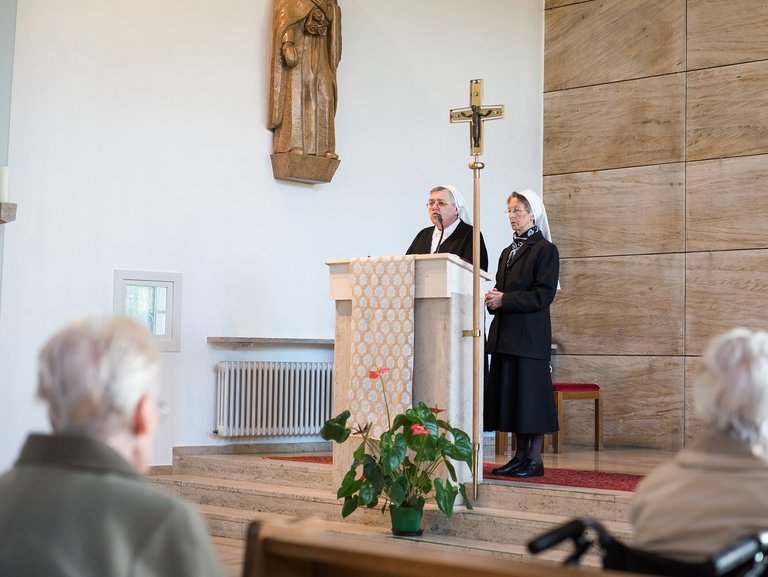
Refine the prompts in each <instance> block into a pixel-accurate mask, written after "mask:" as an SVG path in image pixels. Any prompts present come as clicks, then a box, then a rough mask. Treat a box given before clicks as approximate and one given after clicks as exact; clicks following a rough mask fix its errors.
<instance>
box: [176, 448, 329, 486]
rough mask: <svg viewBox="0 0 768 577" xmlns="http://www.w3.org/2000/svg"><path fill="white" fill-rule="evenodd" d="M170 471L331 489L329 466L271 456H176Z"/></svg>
mask: <svg viewBox="0 0 768 577" xmlns="http://www.w3.org/2000/svg"><path fill="white" fill-rule="evenodd" d="M173 472H174V473H176V474H182V475H196V476H200V477H215V478H218V479H239V480H243V481H257V482H260V483H268V484H273V485H281V486H287V487H309V488H316V489H331V467H330V466H329V465H325V464H320V463H304V462H297V461H285V460H278V459H270V458H268V457H266V456H264V455H257V454H235V455H211V454H209V455H176V456H174V459H173Z"/></svg>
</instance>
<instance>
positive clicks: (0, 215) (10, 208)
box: [0, 202, 16, 224]
mask: <svg viewBox="0 0 768 577" xmlns="http://www.w3.org/2000/svg"><path fill="white" fill-rule="evenodd" d="M14 220H16V204H15V203H13V202H0V224H6V223H9V222H13V221H14Z"/></svg>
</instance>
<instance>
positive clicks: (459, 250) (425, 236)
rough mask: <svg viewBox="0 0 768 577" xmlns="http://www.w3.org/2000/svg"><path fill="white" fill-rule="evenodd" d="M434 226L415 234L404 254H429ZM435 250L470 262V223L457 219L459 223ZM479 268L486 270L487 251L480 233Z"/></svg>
mask: <svg viewBox="0 0 768 577" xmlns="http://www.w3.org/2000/svg"><path fill="white" fill-rule="evenodd" d="M434 230H435V227H434V226H429V227H427V228H425V229H423V230H421V231H419V234H417V235H416V238H414V239H413V242H412V243H411V246H409V247H408V250H407V251H405V254H430V253H431V252H432V232H433V231H434ZM437 252H443V253H450V254H455V255H457V256H459V257H460V258H462V259H464V260H465V261H467V262H469V263H471V262H472V225H471V224H467V223H466V222H464V221H463V220H462V221H459V225H458V226H457V227H456V230H454V231H453V234H451V236H449V237H448V238H446V239H445V240H444V241H443V242H442V243H440V246H439V247H438V248H437ZM480 268H481V269H483V270H485V271H487V270H488V251H487V250H486V248H485V240H484V239H483V235H482V233H481V234H480Z"/></svg>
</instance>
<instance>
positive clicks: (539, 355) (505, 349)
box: [485, 232, 560, 360]
mask: <svg viewBox="0 0 768 577" xmlns="http://www.w3.org/2000/svg"><path fill="white" fill-rule="evenodd" d="M511 250H512V245H510V246H508V247H507V248H505V249H504V250H503V251H501V256H500V257H499V266H498V269H497V271H496V288H497V289H498V290H499V291H501V292H503V293H504V296H503V297H502V301H501V308H500V309H496V310H495V311H492V310H490V309H489V310H488V312H489V313H491V314H492V315H494V318H493V321H492V322H491V327H490V329H489V330H488V339H487V341H486V345H485V351H486V352H487V353H505V354H507V355H515V356H518V357H527V358H531V359H542V360H549V359H550V356H551V348H552V324H551V321H550V317H549V305H550V304H552V301H553V300H554V299H555V293H556V291H557V279H558V277H559V275H560V255H559V253H558V250H557V247H556V246H555V245H554V244H552V243H551V242H549V241H548V240H547V239H545V238H544V235H542V234H541V232H537V233H535V234H534V235H532V236H531V237H530V238H529V239H528V240H527V241H526V242H525V243H524V244H523V246H521V247H520V249H519V250H518V251H517V254H516V255H515V257H514V258H513V259H512V262H511V264H510V265H509V266H507V257H508V256H509V253H510V251H511Z"/></svg>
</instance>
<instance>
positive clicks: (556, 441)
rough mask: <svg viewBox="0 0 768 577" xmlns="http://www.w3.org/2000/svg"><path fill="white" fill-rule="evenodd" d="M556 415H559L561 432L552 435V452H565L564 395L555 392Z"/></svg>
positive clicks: (558, 420) (558, 421)
mask: <svg viewBox="0 0 768 577" xmlns="http://www.w3.org/2000/svg"><path fill="white" fill-rule="evenodd" d="M555 413H556V414H557V424H558V426H559V427H560V430H559V431H555V432H554V433H553V434H552V450H553V451H554V452H555V453H562V452H563V394H562V393H560V392H555Z"/></svg>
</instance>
